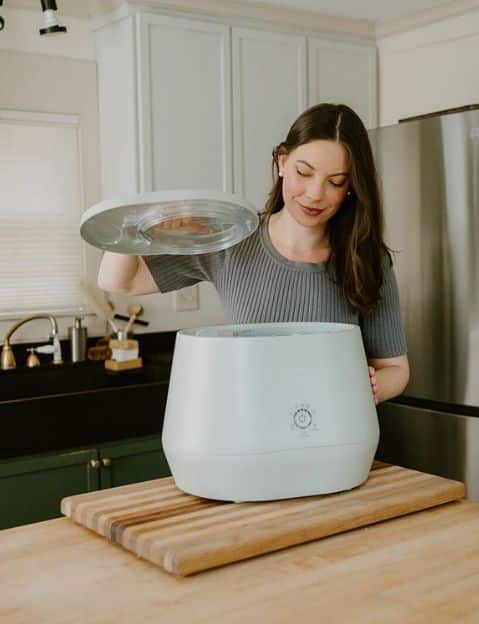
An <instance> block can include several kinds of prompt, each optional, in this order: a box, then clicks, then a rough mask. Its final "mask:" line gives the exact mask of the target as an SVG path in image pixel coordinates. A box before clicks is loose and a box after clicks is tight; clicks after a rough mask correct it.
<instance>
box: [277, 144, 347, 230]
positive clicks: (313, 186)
mask: <svg viewBox="0 0 479 624" xmlns="http://www.w3.org/2000/svg"><path fill="white" fill-rule="evenodd" d="M278 164H279V170H280V172H283V201H284V207H285V209H286V210H287V211H288V213H289V214H290V215H291V216H292V217H293V219H294V220H295V221H296V222H297V223H299V224H300V225H303V226H306V227H313V228H314V227H317V226H319V225H324V224H325V223H326V222H327V221H328V220H329V219H331V217H332V216H333V215H335V214H336V213H337V212H338V210H339V208H340V207H341V204H342V203H343V201H344V198H345V196H346V193H347V191H348V188H349V177H350V176H349V171H350V163H349V156H348V152H347V150H346V148H345V147H344V146H343V145H342V144H341V143H336V142H335V141H328V140H317V141H311V143H305V144H304V145H300V146H299V147H297V148H296V149H295V150H293V151H292V152H290V153H289V154H280V155H279V156H278Z"/></svg>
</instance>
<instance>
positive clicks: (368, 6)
mask: <svg viewBox="0 0 479 624" xmlns="http://www.w3.org/2000/svg"><path fill="white" fill-rule="evenodd" d="M242 1H243V2H246V3H248V4H261V5H263V6H264V5H265V4H271V5H273V6H281V7H287V8H290V9H299V10H304V11H311V12H315V13H323V14H329V15H336V16H339V17H349V18H353V19H364V20H371V21H383V20H389V19H395V18H399V17H405V16H410V15H413V14H415V13H418V12H421V11H424V10H426V9H437V8H440V7H443V6H445V5H448V4H449V5H452V4H456V3H457V0H242ZM117 4H119V0H57V5H58V15H59V16H61V15H62V14H63V15H74V16H78V17H85V18H87V17H88V16H89V15H90V14H92V13H98V12H103V11H102V10H101V9H103V10H104V11H109V10H111V8H112V6H115V5H117ZM174 4H175V0H170V1H169V2H168V5H169V6H174ZM5 5H7V6H9V7H12V8H23V9H35V10H36V9H38V10H41V3H40V0H7V2H5ZM99 9H100V11H99Z"/></svg>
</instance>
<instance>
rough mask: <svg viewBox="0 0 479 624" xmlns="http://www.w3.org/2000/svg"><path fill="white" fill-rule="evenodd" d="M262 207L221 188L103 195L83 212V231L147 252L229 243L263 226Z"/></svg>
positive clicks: (128, 250) (118, 248) (99, 240)
mask: <svg viewBox="0 0 479 624" xmlns="http://www.w3.org/2000/svg"><path fill="white" fill-rule="evenodd" d="M258 223H259V218H258V213H257V212H256V210H255V209H254V207H253V206H252V205H251V204H250V203H249V202H247V201H246V200H245V199H243V198H242V197H240V196H238V195H232V194H229V193H222V192H220V191H203V190H201V191H189V190H185V191H183V190H179V191H157V192H152V193H142V194H140V195H135V196H132V197H127V198H125V199H123V200H122V199H118V200H107V201H102V202H100V203H99V204H95V205H94V206H92V207H91V208H89V209H88V210H87V211H86V212H85V213H84V214H83V216H82V219H81V225H80V233H81V236H82V238H84V240H86V241H87V242H88V243H90V245H93V246H94V247H99V248H100V249H103V250H104V251H113V252H116V253H121V254H129V255H138V256H148V255H156V254H180V255H193V254H203V253H209V252H212V251H219V250H221V249H226V248H227V247H231V246H232V245H236V244H237V243H239V242H240V241H242V240H243V239H244V238H246V237H247V236H250V235H251V234H252V233H253V232H254V231H255V230H256V228H257V227H258Z"/></svg>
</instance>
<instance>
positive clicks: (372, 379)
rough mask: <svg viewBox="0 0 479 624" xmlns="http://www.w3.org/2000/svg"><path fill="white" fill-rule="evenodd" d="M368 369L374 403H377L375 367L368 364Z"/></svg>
mask: <svg viewBox="0 0 479 624" xmlns="http://www.w3.org/2000/svg"><path fill="white" fill-rule="evenodd" d="M368 370H369V382H370V384H371V390H372V391H373V398H374V403H375V404H376V405H377V404H378V384H377V381H376V369H375V368H374V366H368Z"/></svg>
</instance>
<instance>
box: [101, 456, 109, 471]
mask: <svg viewBox="0 0 479 624" xmlns="http://www.w3.org/2000/svg"><path fill="white" fill-rule="evenodd" d="M101 463H102V464H103V465H104V466H105V468H109V467H110V466H111V459H110V458H109V457H104V458H103V459H102V460H101Z"/></svg>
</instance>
